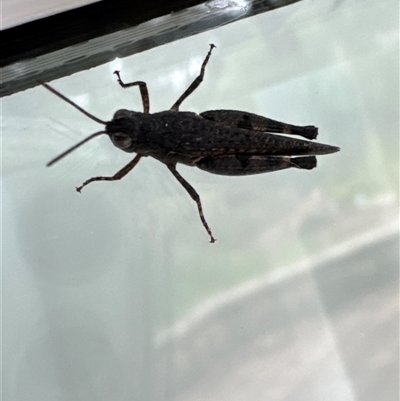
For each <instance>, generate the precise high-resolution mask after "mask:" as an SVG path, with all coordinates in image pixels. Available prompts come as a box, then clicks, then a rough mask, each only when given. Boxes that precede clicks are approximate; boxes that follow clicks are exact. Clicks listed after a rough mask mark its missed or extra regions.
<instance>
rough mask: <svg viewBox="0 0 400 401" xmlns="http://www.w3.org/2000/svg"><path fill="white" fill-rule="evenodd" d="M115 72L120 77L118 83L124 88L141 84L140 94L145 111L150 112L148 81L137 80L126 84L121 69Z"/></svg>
mask: <svg viewBox="0 0 400 401" xmlns="http://www.w3.org/2000/svg"><path fill="white" fill-rule="evenodd" d="M114 74H115V75H116V76H117V77H118V83H119V84H120V85H121V86H122V87H123V88H130V87H131V86H139V89H140V96H141V97H142V103H143V113H149V112H150V98H149V91H148V90H147V85H146V82H143V81H135V82H129V83H127V84H125V83H124V82H122V79H121V76H120V74H119V71H114Z"/></svg>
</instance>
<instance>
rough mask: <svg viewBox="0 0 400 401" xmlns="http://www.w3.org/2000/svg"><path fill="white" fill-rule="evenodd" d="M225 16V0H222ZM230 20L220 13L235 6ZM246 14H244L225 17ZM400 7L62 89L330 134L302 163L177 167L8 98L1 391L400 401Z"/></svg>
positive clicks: (370, 6)
mask: <svg viewBox="0 0 400 401" xmlns="http://www.w3.org/2000/svg"><path fill="white" fill-rule="evenodd" d="M228 9H229V7H228ZM227 12H228V11H227ZM232 18H233V17H232ZM398 40H399V34H398V2H397V1H394V0H389V1H386V2H375V1H371V0H367V1H348V0H341V1H339V0H335V1H332V0H331V1H328V0H326V1H320V2H315V1H312V0H310V1H306V0H305V1H301V2H298V3H296V4H293V5H291V6H290V7H285V8H281V9H278V10H275V11H272V12H269V13H265V14H260V15H257V16H254V17H251V18H247V19H244V20H238V21H235V22H234V23H232V24H230V25H227V26H224V27H220V28H218V29H213V30H209V31H206V32H204V33H202V34H199V35H196V36H192V37H190V38H186V39H183V40H179V41H175V42H172V43H169V44H166V45H163V46H159V47H155V48H153V49H151V50H148V51H145V52H142V53H140V54H135V55H133V56H130V57H126V58H120V59H115V60H114V61H112V62H110V63H107V64H104V65H101V66H99V67H96V68H92V69H90V70H87V71H83V72H79V73H76V74H73V75H71V76H68V77H65V78H62V79H59V80H56V81H53V82H51V85H53V86H54V87H55V88H56V89H57V90H59V91H60V92H61V93H63V94H64V95H65V96H67V97H68V98H70V99H71V100H73V101H75V102H77V103H79V105H81V106H82V107H84V108H85V109H86V110H88V111H89V112H91V113H93V114H94V115H96V116H97V117H99V118H101V119H103V120H109V119H111V118H112V116H113V114H114V112H115V111H116V110H118V109H121V108H128V109H132V110H138V111H140V110H141V100H140V95H139V91H138V90H137V88H131V89H128V90H122V89H121V88H120V87H119V85H118V84H117V83H116V79H115V75H113V74H112V73H113V71H114V70H116V69H118V70H120V71H121V74H122V77H123V79H124V80H125V81H126V82H129V81H134V80H142V81H146V82H147V85H148V88H149V92H150V111H151V112H156V111H161V110H165V109H168V108H170V107H171V106H172V104H173V103H174V102H175V101H176V100H177V99H178V97H179V96H180V95H181V94H182V93H183V91H184V90H185V89H186V88H187V87H188V85H189V84H190V83H191V82H192V80H193V79H194V78H195V76H196V75H197V74H198V72H199V69H200V66H201V63H202V61H203V59H204V57H205V55H206V53H207V51H208V49H209V44H210V43H214V44H215V45H216V46H217V48H216V49H215V50H214V52H213V54H212V57H211V59H210V62H209V64H208V66H207V69H206V75H205V79H204V81H203V83H202V84H201V86H200V87H199V88H198V89H197V90H196V91H195V92H194V93H193V94H192V95H191V96H190V97H189V98H188V99H187V100H185V102H184V103H183V104H182V106H181V110H182V111H186V110H187V111H194V112H198V113H200V112H202V111H205V110H213V109H234V110H243V111H249V112H253V113H256V114H260V115H263V116H266V117H269V118H273V119H276V120H280V121H284V122H287V123H291V124H296V125H315V126H317V127H319V137H318V141H319V142H322V143H328V144H331V145H335V146H339V147H340V148H341V152H339V153H336V154H332V155H327V156H322V157H319V158H318V167H317V168H316V169H314V170H311V171H304V170H303V171H302V170H296V169H289V170H284V171H280V172H275V173H270V174H263V175H259V176H249V177H223V176H217V175H211V174H207V173H206V172H204V171H201V170H198V169H195V168H190V167H187V166H178V171H179V172H180V173H181V174H182V176H183V177H184V178H186V179H187V180H188V181H189V182H190V183H191V184H192V185H193V186H194V188H195V189H196V190H197V192H198V193H199V194H200V196H201V199H202V203H203V209H204V213H205V216H206V218H207V220H208V223H209V225H210V226H211V228H212V230H213V234H214V236H215V237H216V238H217V242H216V243H215V244H209V242H208V240H209V239H208V237H207V234H206V232H205V230H204V228H203V227H202V225H201V223H200V221H199V218H198V214H197V209H196V206H195V204H194V202H193V201H192V200H191V199H190V197H189V196H188V194H187V193H186V192H185V191H184V189H183V188H182V187H181V186H180V185H179V183H178V182H177V181H176V180H175V178H174V177H173V176H172V174H171V173H170V172H169V171H168V169H167V168H166V167H165V166H164V165H162V164H161V163H159V162H157V161H156V160H153V159H149V158H145V159H142V160H141V162H140V163H139V164H138V165H137V167H136V168H135V169H134V170H133V171H132V172H131V173H130V174H129V175H127V176H126V177H125V178H123V179H122V180H121V181H119V182H112V183H110V182H98V183H93V184H91V185H89V186H88V187H86V188H85V189H84V190H83V191H82V194H78V193H77V192H76V191H75V187H76V186H79V185H80V184H81V183H82V182H83V181H85V180H86V179H88V178H90V177H92V176H98V175H113V174H114V173H115V172H117V171H118V170H119V169H120V168H122V167H123V166H124V165H126V164H127V163H128V162H129V161H130V160H131V159H132V155H130V154H127V153H123V152H121V151H119V150H118V149H116V148H115V147H114V146H113V145H112V144H111V142H110V141H109V139H108V138H107V137H100V138H98V139H95V140H93V141H91V142H89V143H88V144H86V145H84V146H83V147H82V148H80V149H79V150H77V151H75V152H74V153H73V154H71V155H69V156H68V157H67V158H65V159H64V160H62V161H60V162H59V163H57V164H56V165H54V166H52V167H51V168H46V167H45V164H46V163H47V162H48V161H49V160H50V159H52V158H53V157H55V156H57V155H58V154H59V153H61V152H62V151H64V150H65V149H67V148H68V147H70V146H72V145H73V144H75V143H77V142H79V141H80V140H81V139H83V138H84V137H86V136H87V135H89V134H91V133H93V132H95V131H98V130H99V126H98V124H96V123H95V122H93V121H91V120H89V119H88V118H86V117H85V116H84V115H82V114H81V113H79V112H78V111H77V110H75V109H73V108H72V107H71V106H69V105H68V104H67V103H65V102H63V101H62V100H61V99H59V98H57V97H55V96H54V95H53V94H51V93H50V92H48V91H47V90H46V89H44V88H43V87H35V88H33V89H29V90H26V91H24V92H19V93H16V94H14V95H12V96H9V97H5V98H3V99H2V228H3V230H2V232H3V236H2V243H3V247H2V262H3V263H2V265H3V272H2V302H3V307H2V323H3V324H2V335H3V347H2V352H3V355H2V360H3V381H2V383H3V389H2V391H3V397H4V400H15V401H17V400H18V401H19V400H27V399H29V400H140V401H144V400H151V401H153V400H157V401H158V400H160V401H161V400H182V401H183V400H185V401H191V400H193V401H194V400H196V401H197V400H208V401H211V400H215V401H217V400H218V401H222V400H229V401H236V400H240V401H253V400H255V401H258V400H272V401H281V400H282V401H283V400H284V401H289V400H290V401H291V400H296V401H302V400H304V401H306V400H307V401H314V400H315V401H321V400H323V401H325V400H335V401H337V400H340V401H355V400H360V401H361V400H362V401H369V400H371V401H375V400H385V401H396V400H398V399H399V349H398V346H399V319H398V308H399V281H398V268H399V238H398V234H399V193H398V184H399V136H398V133H399V76H398V72H399V46H398V45H399V43H398Z"/></svg>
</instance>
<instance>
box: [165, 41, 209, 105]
mask: <svg viewBox="0 0 400 401" xmlns="http://www.w3.org/2000/svg"><path fill="white" fill-rule="evenodd" d="M214 47H216V46H215V45H213V44H211V45H210V50H209V51H208V53H207V56H206V58H205V59H204V61H203V64H202V65H201V70H200V74H199V76H198V77H197V78H196V79H195V80H194V81H193V82H192V83H191V84H190V86H189V88H187V89H186V90H185V92H184V93H183V95H182V96H181V97H180V98H179V99H178V100H177V101H176V102H175V104H174V105H173V106H172V107H171V110H175V111H178V110H179V106H180V105H181V103H182V102H183V101H184V100H185V99H186V98H187V97H188V96H189V95H190V94H191V93H192V92H193V91H194V90H195V89H196V88H197V87H198V86H199V85H200V84H201V82H202V81H203V77H204V70H205V69H206V65H207V63H208V60H209V59H210V56H211V52H212V49H214Z"/></svg>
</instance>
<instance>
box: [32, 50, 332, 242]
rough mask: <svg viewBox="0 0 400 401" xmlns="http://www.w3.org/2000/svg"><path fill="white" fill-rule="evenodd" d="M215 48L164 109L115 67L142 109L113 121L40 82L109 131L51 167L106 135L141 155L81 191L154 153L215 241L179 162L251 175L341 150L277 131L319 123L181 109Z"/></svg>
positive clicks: (311, 163) (296, 131)
mask: <svg viewBox="0 0 400 401" xmlns="http://www.w3.org/2000/svg"><path fill="white" fill-rule="evenodd" d="M214 47H215V45H213V44H211V45H210V50H209V51H208V53H207V55H206V57H205V59H204V61H203V64H202V66H201V70H200V74H199V75H198V76H197V78H196V79H195V80H194V81H193V82H192V83H191V85H190V86H189V87H188V88H187V89H186V91H185V92H184V93H183V94H182V96H181V97H180V98H179V99H178V100H177V101H176V102H175V103H174V104H173V106H172V107H171V108H170V109H169V110H167V111H162V112H159V113H153V114H151V113H150V101H149V93H148V90H147V85H146V83H145V82H143V81H135V82H130V83H124V82H123V81H122V79H121V76H120V72H119V71H115V72H114V74H116V76H117V80H118V83H119V84H120V86H122V88H129V87H132V86H138V87H139V90H140V94H141V98H142V104H143V113H141V112H137V111H131V110H125V109H121V110H118V111H117V112H116V113H115V114H114V117H113V118H112V120H111V121H103V120H100V119H99V118H97V117H95V116H93V115H92V114H90V113H88V112H87V111H86V110H84V109H82V108H81V107H79V106H78V105H77V104H75V103H74V102H72V101H71V100H69V99H68V98H67V97H65V96H64V95H62V94H61V93H59V92H58V91H56V90H55V89H53V88H52V87H51V86H50V85H48V84H46V83H43V82H39V83H40V84H41V85H43V86H44V87H45V88H46V89H48V90H49V91H50V92H52V93H54V94H55V95H57V96H58V97H60V98H61V99H63V100H65V101H66V102H67V103H69V104H71V105H72V106H73V107H75V108H76V109H78V110H79V111H80V112H82V113H83V114H85V115H86V116H87V117H89V118H91V119H92V120H94V121H96V122H98V123H100V124H102V125H104V126H105V130H103V131H99V132H96V133H94V134H92V135H90V136H89V137H87V138H85V139H84V140H82V141H81V142H79V143H77V144H76V145H74V146H72V147H71V148H70V149H68V150H66V151H65V152H63V153H62V154H60V155H59V156H57V157H56V158H54V159H52V160H51V161H50V162H49V163H48V164H47V166H51V165H53V164H54V163H56V162H57V161H59V160H60V159H62V158H63V157H65V156H66V155H68V154H69V153H71V152H72V151H73V150H75V149H76V148H78V147H79V146H81V145H83V144H84V143H85V142H87V141H89V140H91V139H93V138H95V137H97V136H99V135H102V134H107V135H108V136H109V137H110V139H111V142H112V143H113V144H114V146H116V147H117V148H118V149H121V150H123V151H124V152H128V153H133V152H134V153H136V156H135V157H134V159H133V160H132V161H131V162H129V163H128V164H127V165H126V166H125V167H123V168H122V169H121V170H119V171H118V172H117V173H115V174H114V175H113V176H109V177H103V176H99V177H92V178H90V179H88V180H87V181H85V182H84V183H83V184H82V185H81V186H80V187H77V188H76V190H77V191H78V192H81V190H82V188H83V187H85V186H86V185H88V184H90V183H91V182H94V181H116V180H120V179H121V178H122V177H124V176H125V175H126V174H128V173H129V172H130V171H131V170H132V169H133V168H134V167H135V166H136V165H137V164H138V162H139V161H140V159H141V158H142V157H146V156H151V157H154V158H155V159H157V160H159V161H160V162H162V163H164V164H165V165H166V166H167V168H168V169H169V171H171V173H172V174H173V176H174V177H175V178H176V179H177V180H178V181H179V182H180V183H181V185H182V186H183V187H184V188H185V189H186V191H187V192H188V194H189V195H190V197H191V198H192V199H193V200H194V201H195V202H196V204H197V209H198V212H199V215H200V219H201V222H202V224H203V226H204V228H205V229H206V231H207V233H208V235H209V236H210V242H215V238H214V237H213V234H212V232H211V229H210V227H209V225H208V224H207V221H206V219H205V217H204V213H203V208H202V204H201V200H200V196H199V194H198V193H197V192H196V190H195V189H194V188H193V187H192V186H191V185H190V184H189V183H188V182H187V181H186V180H185V179H184V178H183V177H182V176H181V175H180V174H179V173H178V171H177V170H176V164H177V163H182V164H185V165H187V166H192V167H193V166H195V167H198V168H199V169H201V170H204V171H207V172H209V173H213V174H220V175H230V176H237V175H251V174H260V173H266V172H269V171H277V170H283V169H287V168H292V167H295V168H299V169H306V170H311V169H313V168H314V167H316V165H317V160H316V157H315V155H324V154H328V153H334V152H338V151H339V150H340V149H339V148H338V147H335V146H330V145H325V144H321V143H315V142H310V141H305V140H301V139H297V138H291V137H288V136H281V135H275V134H276V133H277V134H287V135H299V136H302V137H304V138H306V139H310V140H312V139H315V138H316V137H317V135H318V128H317V127H314V126H312V125H308V126H304V127H301V126H296V125H291V124H286V123H283V122H280V121H275V120H271V119H269V118H266V117H262V116H259V115H256V114H252V113H248V112H244V111H237V110H210V111H204V112H203V113H200V114H197V113H193V112H182V111H179V107H180V105H181V104H182V102H183V101H184V100H185V99H186V98H187V97H188V96H189V95H190V94H191V93H192V92H193V91H194V90H195V89H196V88H197V87H198V86H199V85H200V83H201V82H202V81H203V78H204V71H205V68H206V65H207V63H208V61H209V59H210V56H211V52H212V50H213V48H214ZM293 156H298V157H293Z"/></svg>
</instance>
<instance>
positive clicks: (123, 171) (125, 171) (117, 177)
mask: <svg viewBox="0 0 400 401" xmlns="http://www.w3.org/2000/svg"><path fill="white" fill-rule="evenodd" d="M141 157H142V155H136V156H135V158H134V159H133V160H132V161H131V162H130V163H128V164H127V165H126V166H125V167H123V168H122V169H121V170H119V171H118V172H117V173H115V174H114V175H113V176H112V177H92V178H90V179H88V180H87V181H85V182H84V183H83V184H82V185H81V186H80V187H77V188H76V190H77V191H78V192H81V191H82V188H83V187H85V186H86V185H88V184H90V183H91V182H93V181H117V180H120V179H121V178H122V177H125V176H126V175H127V174H128V173H129V172H130V171H131V170H132V169H133V168H134V167H135V166H136V164H138V163H139V160H140V159H141Z"/></svg>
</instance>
